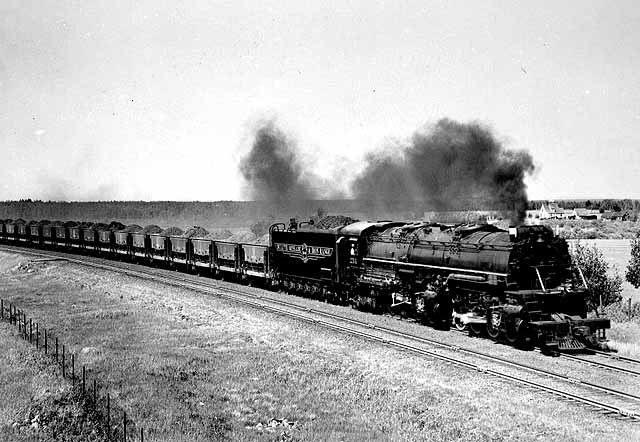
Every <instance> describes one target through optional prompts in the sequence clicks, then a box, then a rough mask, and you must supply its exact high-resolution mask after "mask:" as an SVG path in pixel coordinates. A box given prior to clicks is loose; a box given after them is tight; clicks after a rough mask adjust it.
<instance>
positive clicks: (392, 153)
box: [352, 119, 534, 222]
mask: <svg viewBox="0 0 640 442" xmlns="http://www.w3.org/2000/svg"><path fill="white" fill-rule="evenodd" d="M533 170H534V164H533V159H532V158H531V155H529V153H527V152H526V151H514V150H507V149H505V148H504V147H503V146H502V144H501V143H500V142H499V141H498V140H497V139H496V138H495V137H494V135H493V134H492V132H491V130H490V129H489V128H487V127H485V126H482V125H481V124H479V123H469V124H463V123H458V122H456V121H452V120H449V119H442V120H440V121H438V122H437V123H436V124H435V125H434V126H432V127H431V128H428V130H426V131H424V130H423V131H418V132H416V133H415V134H414V135H413V136H412V138H411V141H410V143H409V144H408V145H406V146H396V147H395V148H388V149H386V150H384V151H382V152H378V153H372V154H369V155H368V156H367V158H366V166H365V169H364V170H363V172H362V173H361V174H360V175H359V176H358V177H357V178H356V179H355V180H354V182H353V187H352V190H353V195H354V196H355V197H356V198H357V199H359V200H362V201H364V202H367V203H368V204H370V205H372V206H374V207H376V208H378V209H380V210H386V211H389V210H394V209H395V210H397V209H401V208H403V207H407V206H409V205H410V204H412V203H415V202H420V203H425V204H426V205H428V206H430V207H432V208H433V209H435V210H439V211H446V210H464V209H468V208H469V206H470V204H473V205H478V202H480V204H481V205H483V206H484V207H485V208H487V207H489V208H492V209H494V210H501V211H503V212H504V213H505V214H506V215H507V216H509V217H510V218H511V220H512V221H514V222H521V221H522V220H523V219H524V216H525V211H526V207H527V192H526V185H525V184H524V178H525V176H526V175H527V174H530V173H532V172H533Z"/></svg>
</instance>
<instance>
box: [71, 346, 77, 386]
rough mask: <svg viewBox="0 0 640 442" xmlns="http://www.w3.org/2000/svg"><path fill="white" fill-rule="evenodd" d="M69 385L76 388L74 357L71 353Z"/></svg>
mask: <svg viewBox="0 0 640 442" xmlns="http://www.w3.org/2000/svg"><path fill="white" fill-rule="evenodd" d="M71 385H73V386H74V387H75V386H76V355H75V354H74V353H71Z"/></svg>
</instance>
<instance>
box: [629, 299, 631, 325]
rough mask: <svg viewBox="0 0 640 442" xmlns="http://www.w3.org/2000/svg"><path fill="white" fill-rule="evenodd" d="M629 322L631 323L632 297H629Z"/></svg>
mask: <svg viewBox="0 0 640 442" xmlns="http://www.w3.org/2000/svg"><path fill="white" fill-rule="evenodd" d="M629 321H631V297H629Z"/></svg>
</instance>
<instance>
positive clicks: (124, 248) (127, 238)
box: [113, 230, 131, 255]
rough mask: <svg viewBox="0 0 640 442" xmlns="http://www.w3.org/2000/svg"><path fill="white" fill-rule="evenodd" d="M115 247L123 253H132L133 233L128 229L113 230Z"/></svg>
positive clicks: (116, 250)
mask: <svg viewBox="0 0 640 442" xmlns="http://www.w3.org/2000/svg"><path fill="white" fill-rule="evenodd" d="M113 237H114V238H113V242H114V243H113V248H114V250H115V252H116V253H119V254H121V255H130V254H131V234H130V233H129V232H128V231H126V230H119V231H117V232H113Z"/></svg>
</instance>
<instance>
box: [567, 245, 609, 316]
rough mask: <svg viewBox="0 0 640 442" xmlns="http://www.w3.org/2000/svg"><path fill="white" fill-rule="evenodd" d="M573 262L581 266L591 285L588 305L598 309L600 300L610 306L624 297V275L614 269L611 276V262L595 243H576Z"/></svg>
mask: <svg viewBox="0 0 640 442" xmlns="http://www.w3.org/2000/svg"><path fill="white" fill-rule="evenodd" d="M571 254H572V258H573V262H574V263H575V264H576V265H577V266H578V267H580V269H581V270H582V272H583V274H584V277H585V279H586V280H587V283H588V285H589V296H588V298H587V307H588V308H589V310H594V311H597V307H598V305H600V300H602V305H603V306H608V305H611V304H613V303H616V302H618V301H620V300H621V299H622V294H621V293H622V277H621V276H620V275H619V274H618V272H617V270H614V272H613V275H612V276H609V274H608V271H609V263H608V262H607V261H606V260H605V259H604V256H603V254H602V252H601V251H600V249H598V248H597V247H596V246H595V245H593V246H587V245H584V244H580V243H579V242H578V243H577V244H576V245H575V247H574V248H573V251H572V253H571Z"/></svg>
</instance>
